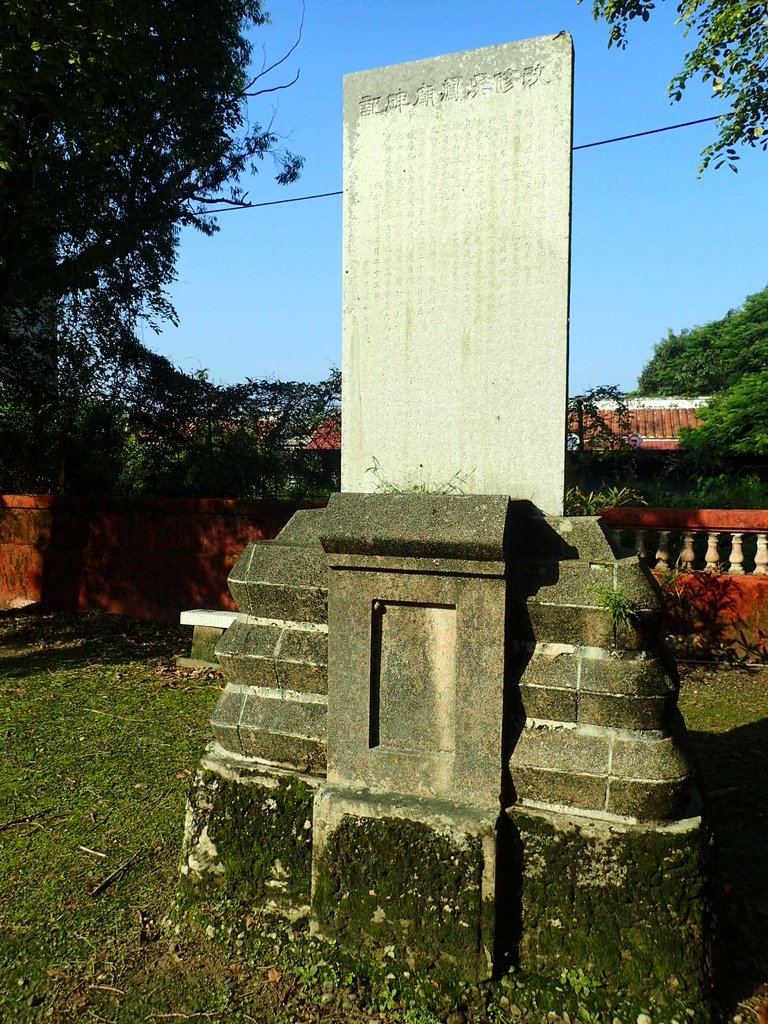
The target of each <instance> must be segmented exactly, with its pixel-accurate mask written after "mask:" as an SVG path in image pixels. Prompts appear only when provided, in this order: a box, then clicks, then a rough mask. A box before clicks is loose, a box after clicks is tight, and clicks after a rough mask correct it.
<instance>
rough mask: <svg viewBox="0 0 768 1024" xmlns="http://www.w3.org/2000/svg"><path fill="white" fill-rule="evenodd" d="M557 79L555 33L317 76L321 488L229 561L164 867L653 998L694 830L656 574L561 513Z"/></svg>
mask: <svg viewBox="0 0 768 1024" xmlns="http://www.w3.org/2000/svg"><path fill="white" fill-rule="evenodd" d="M571 88H572V47H571V41H570V39H569V38H568V37H567V36H566V35H564V34H560V35H558V36H555V37H552V38H546V39H538V40H528V41H525V42H522V43H513V44H509V45H506V46H500V47H492V48H490V49H488V50H480V51H474V52H470V53H462V54H456V55H451V56H447V57H440V58H437V59H435V60H428V61H422V62H418V63H415V64H406V65H402V66H400V67H395V68H384V69H380V70H377V71H371V72H364V73H361V74H357V75H351V76H349V77H348V78H347V79H346V82H345V226H344V278H345V285H344V340H343V346H344V356H343V366H344V391H343V417H344V440H343V455H342V458H343V462H342V486H343V490H342V492H341V493H340V494H335V495H333V496H332V497H331V500H330V502H329V504H328V507H327V508H326V509H325V510H319V511H312V512H300V513H297V514H296V516H295V517H294V518H293V519H292V520H291V522H290V523H289V524H288V526H286V528H285V529H284V530H283V532H282V533H281V534H280V536H279V537H278V538H277V539H276V540H274V541H271V542H260V543H256V544H251V545H249V546H248V548H247V549H246V550H245V552H244V553H243V555H242V557H241V558H240V560H239V562H238V563H237V565H236V566H235V568H234V570H233V572H232V574H231V576H230V581H229V582H230V588H231V590H232V594H233V596H234V598H235V601H236V602H237V607H238V609H239V612H238V616H237V619H236V621H235V622H234V623H233V624H232V626H231V627H230V628H229V629H228V630H227V631H226V633H225V634H224V637H223V639H222V641H221V642H220V644H219V646H218V649H217V653H218V656H219V659H220V661H221V664H222V668H223V672H224V676H225V680H226V685H225V688H224V691H223V693H222V695H221V698H220V700H219V702H218V704H217V707H216V710H215V712H214V715H213V719H212V724H213V730H214V736H215V741H214V742H213V744H212V745H211V746H210V748H209V750H208V752H207V753H206V756H205V758H204V760H203V763H202V765H201V769H200V771H199V772H198V775H197V777H196V780H195V785H194V789H193V794H192V797H191V800H190V808H189V814H188V820H187V828H186V836H185V846H184V856H183V862H182V888H183V889H184V890H185V892H186V893H187V894H188V895H189V894H191V895H192V896H193V897H196V896H200V895H202V894H205V893H208V894H210V892H216V891H218V890H220V889H222V888H223V889H224V890H225V892H226V893H227V897H228V902H227V904H226V905H227V906H232V902H233V900H234V902H235V903H238V904H239V905H240V906H242V907H245V908H247V910H248V914H249V915H250V916H251V917H254V916H258V915H262V916H265V918H266V919H269V920H270V921H273V920H275V919H282V920H287V921H289V922H291V927H293V928H297V927H299V926H300V923H301V922H305V923H306V922H308V921H309V920H310V919H311V921H312V923H313V927H314V929H315V931H316V932H317V933H318V934H319V935H322V936H325V937H328V938H333V939H335V940H336V941H337V942H338V943H339V944H341V945H342V946H346V947H347V948H350V949H355V950H358V951H363V952H365V951H368V953H369V954H370V955H371V956H372V957H376V956H377V955H378V956H380V955H381V951H382V950H383V949H388V950H394V951H397V953H398V954H399V955H401V956H402V958H403V959H404V960H405V962H407V964H409V965H412V966H413V969H414V970H419V969H422V968H423V969H424V970H425V971H427V972H429V976H430V977H432V978H433V979H438V980H439V981H440V982H441V983H444V984H446V985H447V986H450V985H458V983H459V982H462V981H465V982H466V981H473V982H477V981H484V980H488V979H492V978H498V977H499V976H501V975H503V974H504V972H505V971H506V970H507V969H508V968H509V967H511V966H515V967H518V968H519V969H520V971H521V975H520V976H521V977H527V978H528V979H529V982H528V984H530V985H531V986H533V987H534V988H535V986H536V985H537V984H539V981H537V979H540V982H541V984H542V985H547V984H551V983H552V979H558V978H559V977H560V976H561V974H562V972H564V971H568V970H579V971H582V972H583V974H584V975H588V976H589V977H590V978H592V979H593V980H594V982H595V984H600V985H603V986H605V987H606V989H610V990H615V991H621V992H623V993H625V994H626V995H627V998H629V999H634V1000H636V1003H637V1006H638V1007H639V1006H642V1005H644V1003H643V1000H644V999H645V998H647V997H652V998H653V999H654V1000H655V1002H656V1004H657V1005H659V1006H663V1007H664V1008H665V1012H666V1010H669V1012H670V1014H672V1015H674V1014H675V1013H683V1012H684V1011H685V1009H686V1008H687V1009H691V1008H694V1007H702V1006H704V1005H705V1004H706V992H707V960H706V941H705V939H706V936H705V931H706V923H707V903H706V887H705V877H704V870H703V868H702V864H703V861H704V854H705V851H706V841H707V837H706V834H705V832H704V831H703V829H702V826H701V820H700V818H699V817H698V811H697V804H696V800H697V796H696V791H695V788H694V787H693V785H692V783H691V773H690V767H689V764H688V761H687V758H686V755H685V728H684V725H683V723H682V720H681V718H680V716H679V713H678V712H677V699H676V698H677V681H676V674H675V668H674V664H673V663H672V662H671V661H670V660H669V659H668V657H667V656H666V654H665V652H664V650H663V646H662V645H661V644H660V642H659V636H658V621H659V597H658V592H657V589H656V588H655V585H654V583H653V580H652V578H651V577H650V575H649V574H648V573H647V571H646V570H645V569H644V567H643V566H642V565H641V564H640V563H639V562H638V560H637V558H635V557H633V556H632V557H625V555H626V554H627V553H625V552H621V551H617V550H614V548H613V547H612V546H611V544H610V542H609V540H608V539H607V536H606V534H605V533H604V531H603V530H602V528H601V525H600V522H599V521H598V520H597V519H568V518H564V517H563V516H562V514H561V513H562V494H563V465H564V446H565V404H566V393H565V379H566V367H567V306H568V234H569V220H570V192H569V186H570V148H571ZM430 487H432V488H434V489H436V490H438V491H443V492H456V491H457V490H461V489H462V488H463V489H464V490H466V491H467V492H470V493H465V494H461V493H424V492H425V491H428V490H429V489H430ZM398 489H399V491H400V492H399V493H383V491H387V490H390V491H392V490H394V491H395V492H397V491H398ZM409 492H410V493H409ZM457 991H458V989H457Z"/></svg>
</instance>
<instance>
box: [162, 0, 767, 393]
mask: <svg viewBox="0 0 768 1024" xmlns="http://www.w3.org/2000/svg"><path fill="white" fill-rule="evenodd" d="M675 6H676V5H673V4H671V3H669V2H663V3H661V4H659V7H658V10H657V12H656V15H655V16H654V17H652V18H651V20H650V21H649V22H648V23H646V24H642V23H637V24H636V25H634V26H633V29H632V31H631V33H630V42H629V46H628V48H627V49H626V50H623V51H622V50H616V49H608V46H607V37H608V32H607V28H606V26H605V25H604V24H602V23H595V22H594V21H593V20H592V17H591V12H590V2H589V0H585V3H584V4H582V5H581V6H579V5H578V4H577V3H576V0H474V2H473V3H472V4H467V3H466V2H463V3H459V2H458V0H386V2H381V3H378V4H371V3H368V2H366V0H306V13H305V20H304V31H303V38H302V41H301V43H300V45H299V47H298V48H297V50H296V51H295V53H294V54H293V55H292V56H291V57H290V58H289V60H288V61H287V62H286V63H285V64H284V65H283V67H282V68H281V69H279V70H278V71H277V72H275V73H274V74H273V76H272V77H271V78H270V80H269V83H267V84H279V83H280V82H281V81H286V80H289V79H290V78H292V77H293V74H294V73H295V72H296V71H297V70H300V77H299V80H298V82H297V83H296V84H295V85H294V86H292V88H291V89H288V90H286V91H281V92H277V93H272V94H270V95H268V96H265V97H262V98H261V99H259V100H257V101H255V102H254V104H253V106H252V109H251V117H252V118H253V119H256V120H259V121H261V122H268V121H269V120H270V118H272V117H273V114H274V127H275V129H276V130H277V131H278V132H279V133H280V134H281V135H282V136H283V139H284V144H285V145H286V147H287V148H289V149H291V150H292V151H294V152H297V153H300V154H302V156H304V158H305V161H306V163H305V167H304V171H303V173H302V177H301V179H300V181H299V182H297V183H296V184H295V185H292V186H290V187H287V188H285V187H283V188H281V187H280V186H277V185H275V184H274V183H273V181H272V174H271V173H270V172H271V165H270V164H269V162H267V163H265V164H264V168H263V172H262V173H260V174H259V175H258V176H257V177H256V178H254V179H253V181H252V182H249V183H248V186H247V187H249V188H250V191H251V195H250V198H251V199H252V200H253V201H255V202H266V201H269V200H273V199H287V198H292V197H298V196H304V195H310V194H314V193H321V192H333V191H336V190H338V189H340V188H341V187H342V145H341V140H342V98H341V97H342V77H343V75H344V74H346V73H348V72H351V71H360V70H363V69H367V68H373V67H378V66H382V65H387V64H397V63H400V62H402V61H408V60H418V59H420V58H423V57H431V56H437V55H439V54H442V53H450V52H453V51H458V50H466V49H473V48H475V47H480V46H490V45H495V44H498V43H504V42H511V41H514V40H517V39H525V38H528V37H532V36H540V35H549V34H554V33H556V32H559V31H561V30H566V31H568V32H570V33H571V35H572V36H573V40H574V47H575V51H576V66H575V95H574V144H575V145H577V146H578V145H580V144H584V143H590V142H595V141H598V140H601V139H607V138H612V137H615V136H619V135H625V134H629V133H631V132H636V131H645V130H648V129H652V128H658V127H662V126H664V125H670V124H675V123H678V122H681V121H690V120H695V119H697V118H701V117H708V116H711V115H713V114H718V113H720V112H721V111H722V105H721V104H720V103H718V102H716V101H714V100H712V99H711V98H710V93H709V90H708V89H706V88H705V87H703V86H698V85H697V86H696V87H693V88H691V89H689V92H688V94H687V95H685V96H684V99H683V101H682V102H681V103H675V104H671V103H670V101H669V100H668V98H667V96H666V86H667V84H668V82H669V80H670V78H671V77H672V75H673V74H674V72H675V71H677V70H678V68H679V66H680V63H681V58H682V55H683V53H684V52H685V41H684V40H683V39H682V37H681V32H680V28H679V27H676V26H675V25H674V8H675ZM267 7H268V9H269V10H270V13H271V16H272V24H271V25H270V26H268V27H265V28H262V29H260V30H259V31H258V33H257V34H256V35H255V36H254V40H255V43H256V47H255V51H254V58H255V60H257V61H258V62H259V64H260V63H261V60H262V56H263V54H262V47H263V49H264V52H265V54H266V59H267V62H268V63H271V62H272V61H273V60H275V59H277V58H278V57H280V56H281V55H282V54H283V53H285V52H286V51H287V49H288V48H289V47H290V46H291V44H292V43H293V41H294V40H295V37H296V33H297V30H298V26H299V22H300V19H301V3H300V0H272V3H271V4H270V3H267ZM714 127H715V126H714V125H713V124H708V125H701V126H696V127H692V128H684V129H681V130H679V131H674V132H666V133H663V134H661V135H655V136H651V137H649V138H644V139H636V140H632V141H628V142H621V143H616V144H613V145H606V146H599V147H596V148H594V149H587V150H582V151H578V152H575V153H574V157H573V228H572V254H571V260H572V264H571V335H570V368H569V391H570V393H571V394H575V393H578V392H581V391H584V390H586V389H587V388H590V387H594V386H597V385H600V384H616V385H618V386H620V387H622V388H625V389H630V388H632V387H633V386H634V385H635V383H636V380H637V375H638V373H639V372H640V370H641V369H642V366H643V364H644V363H645V362H646V361H647V359H648V358H649V357H650V355H651V353H652V349H653V345H654V343H655V342H657V341H658V340H659V339H660V338H661V337H663V336H665V335H666V333H667V329H668V328H670V327H671V328H672V329H673V330H679V329H680V328H683V327H691V326H693V325H694V324H697V323H703V322H706V321H707V320H711V319H714V318H717V317H720V316H722V315H723V314H724V313H725V312H726V311H727V310H728V309H729V308H733V307H734V306H738V305H739V304H740V303H741V302H742V301H743V299H744V298H745V296H746V295H749V294H752V293H753V292H756V291H759V290H760V289H761V288H763V287H764V286H765V285H766V284H767V283H768V266H767V265H766V259H765V255H766V243H765V239H766V237H768V234H767V232H766V228H767V227H768V212H767V211H768V206H767V205H766V203H765V181H766V171H768V155H765V154H763V153H762V152H761V151H752V150H746V149H745V150H744V151H743V152H742V154H741V160H740V165H741V166H740V170H739V173H738V174H737V175H736V174H733V173H732V172H731V171H729V170H728V168H727V167H723V168H721V169H720V170H719V171H707V172H705V174H704V175H703V176H702V177H701V178H699V179H697V177H696V172H697V168H698V164H699V153H700V151H701V149H702V148H703V147H704V146H705V145H706V144H707V143H708V142H709V141H711V139H712V138H713V137H714ZM218 220H219V225H220V227H221V230H220V232H219V233H218V235H216V236H215V237H213V238H206V237H204V236H203V235H200V234H199V233H197V232H194V231H185V232H184V233H183V235H182V238H181V246H180V257H179V262H178V281H177V282H176V283H175V285H174V286H173V287H172V288H171V290H170V295H171V299H172V301H173V302H174V304H175V306H176V309H177V312H178V314H179V317H180V325H179V327H177V328H174V327H170V326H169V327H168V328H167V329H166V330H165V331H164V332H163V333H162V335H160V336H159V337H158V336H155V335H153V334H152V333H151V332H149V331H147V332H146V334H145V335H144V338H145V341H146V342H147V343H148V344H149V345H150V346H151V347H153V348H155V349H157V350H158V351H160V352H163V353H164V354H166V355H168V356H169V357H170V358H171V359H173V361H174V362H176V363H177V365H179V366H181V367H182V368H183V369H186V370H196V369H199V368H206V369H207V370H208V371H209V372H210V375H211V377H212V379H214V380H216V381H220V382H227V383H234V382H236V381H240V380H244V379H245V378H246V377H252V378H262V377H275V378H277V379H283V380H305V381H315V380H319V379H321V378H323V377H324V376H326V375H327V373H328V370H329V369H330V367H331V366H338V365H339V364H340V362H341V198H340V197H333V198H326V199H316V200H311V201H307V202H297V203H289V204H284V205H279V206H272V207H266V208H261V209H254V210H249V211H238V212H229V213H223V214H222V215H221V216H220V217H219V218H218Z"/></svg>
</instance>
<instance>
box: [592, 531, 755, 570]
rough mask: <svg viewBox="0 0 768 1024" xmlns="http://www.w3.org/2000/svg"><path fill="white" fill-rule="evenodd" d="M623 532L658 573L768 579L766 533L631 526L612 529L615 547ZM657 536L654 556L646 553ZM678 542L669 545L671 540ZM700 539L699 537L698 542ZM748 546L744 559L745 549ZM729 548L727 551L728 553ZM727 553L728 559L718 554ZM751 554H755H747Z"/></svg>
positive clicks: (640, 556)
mask: <svg viewBox="0 0 768 1024" xmlns="http://www.w3.org/2000/svg"><path fill="white" fill-rule="evenodd" d="M622 533H624V534H625V535H626V534H627V533H631V534H633V535H634V549H635V553H636V554H637V556H638V557H639V558H642V559H647V560H648V561H649V562H650V563H651V565H652V566H653V567H654V568H655V569H658V570H662V571H663V570H665V569H669V568H670V566H674V567H677V568H679V569H680V570H681V571H682V572H696V571H700V570H705V571H708V572H713V573H724V574H727V575H729V576H745V575H746V576H768V532H766V533H758V532H757V531H756V530H738V531H736V530H734V531H730V530H708V529H705V528H702V529H696V528H695V527H693V528H691V529H687V530H682V531H674V530H661V529H659V530H654V529H650V528H645V527H631V528H628V529H627V530H611V535H612V537H613V539H614V540H615V541H616V542H617V544H619V545H620V544H621V541H620V538H621V535H622ZM649 534H656V536H657V537H658V540H657V543H656V552H655V555H651V554H650V552H649V550H648V543H649V542H648V535H649ZM671 536H672V538H673V539H674V537H675V536H677V537H680V538H681V539H680V541H679V542H678V541H675V543H674V545H671V544H670V537H671ZM699 538H702V540H701V541H699ZM745 544H746V545H747V552H748V554H747V556H746V557H745V555H744V546H745ZM729 547H730V550H729V551H728V549H729ZM721 550H722V551H723V552H725V551H728V554H727V556H726V555H725V554H723V555H722V556H721V554H720V552H721ZM752 551H754V555H751V554H750V553H751V552H752Z"/></svg>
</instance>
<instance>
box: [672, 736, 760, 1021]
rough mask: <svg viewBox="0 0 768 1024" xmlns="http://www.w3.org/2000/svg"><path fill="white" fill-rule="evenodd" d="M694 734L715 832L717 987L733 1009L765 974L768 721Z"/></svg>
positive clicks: (749, 993)
mask: <svg viewBox="0 0 768 1024" xmlns="http://www.w3.org/2000/svg"><path fill="white" fill-rule="evenodd" d="M689 736H690V740H691V746H692V752H693V755H694V757H695V760H696V763H697V764H698V765H699V770H700V773H701V776H702V778H703V781H704V784H705V792H706V800H707V804H708V806H709V810H710V814H711V817H712V822H713V826H714V830H715V836H716V851H717V852H716V882H715V885H716V888H715V912H716V915H717V917H716V939H715V942H716V945H715V979H716V989H717V992H718V995H719V997H720V998H721V1000H722V1001H723V1002H724V1003H725V1004H726V1005H727V1006H731V1007H732V1006H733V1005H734V1004H735V1003H737V1002H738V1001H740V1000H744V999H748V998H749V997H750V996H751V995H752V994H753V993H754V992H755V990H756V989H757V988H758V987H759V986H761V985H764V984H765V982H766V979H768V942H767V941H766V932H767V931H768V719H763V720H762V721H759V722H754V723H750V724H748V725H743V726H739V727H738V728H735V729H731V730H730V731H728V732H723V733H709V732H694V731H692V732H690V733H689Z"/></svg>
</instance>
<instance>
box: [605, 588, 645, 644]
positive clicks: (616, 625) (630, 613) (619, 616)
mask: <svg viewBox="0 0 768 1024" xmlns="http://www.w3.org/2000/svg"><path fill="white" fill-rule="evenodd" d="M594 590H595V596H596V598H597V603H598V605H599V607H600V608H603V609H604V610H605V611H607V612H608V614H609V615H610V617H611V625H612V626H613V642H614V645H616V646H618V634H619V630H620V629H621V628H622V627H624V628H625V629H629V628H631V627H633V626H636V625H637V622H638V620H639V616H640V608H639V607H638V605H637V604H636V603H635V602H634V601H633V600H632V599H631V598H629V597H627V595H626V594H625V593H624V591H623V590H621V589H617V590H613V589H611V588H610V587H604V586H595V588H594Z"/></svg>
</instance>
